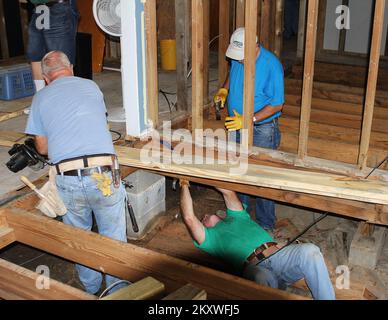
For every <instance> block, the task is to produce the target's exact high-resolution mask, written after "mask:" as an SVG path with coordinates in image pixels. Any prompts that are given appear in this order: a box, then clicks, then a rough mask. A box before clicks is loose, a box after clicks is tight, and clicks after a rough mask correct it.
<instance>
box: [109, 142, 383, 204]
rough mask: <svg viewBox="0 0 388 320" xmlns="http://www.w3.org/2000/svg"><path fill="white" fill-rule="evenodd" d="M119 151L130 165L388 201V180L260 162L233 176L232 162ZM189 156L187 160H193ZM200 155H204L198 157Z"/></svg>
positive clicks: (289, 188) (350, 198) (275, 187)
mask: <svg viewBox="0 0 388 320" xmlns="http://www.w3.org/2000/svg"><path fill="white" fill-rule="evenodd" d="M116 151H117V154H118V157H119V161H120V163H121V164H122V165H126V166H130V167H136V168H142V169H148V170H154V171H159V172H174V173H176V174H182V175H188V176H194V177H200V178H207V179H213V180H219V181H226V182H235V183H241V184H247V185H253V186H258V187H268V188H272V189H281V190H288V191H296V192H303V193H308V194H316V195H324V196H329V197H335V198H342V199H349V200H357V201H364V202H369V203H376V204H385V205H387V204H388V183H386V182H377V181H370V180H360V181H356V180H353V181H352V180H351V179H344V177H342V176H337V175H329V174H322V173H313V172H304V171H296V170H290V169H283V168H278V169H276V171H274V170H273V168H271V167H268V166H260V165H249V166H248V168H247V171H246V173H245V174H244V175H243V176H241V175H231V174H230V172H231V169H232V168H233V167H232V166H231V165H229V164H225V165H222V166H220V165H207V164H206V165H198V164H197V165H196V164H191V165H176V164H164V163H161V162H160V161H154V162H149V163H147V162H145V161H142V159H141V157H140V153H141V152H140V150H136V149H130V148H126V147H117V148H116ZM189 158H191V157H189ZM189 158H187V159H186V160H187V161H190V159H189ZM200 158H201V157H199V158H197V159H200ZM143 160H144V159H143ZM191 161H192V160H191ZM202 163H205V159H202Z"/></svg>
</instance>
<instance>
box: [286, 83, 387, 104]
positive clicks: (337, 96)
mask: <svg viewBox="0 0 388 320" xmlns="http://www.w3.org/2000/svg"><path fill="white" fill-rule="evenodd" d="M285 92H286V93H288V94H295V95H300V94H301V92H302V80H298V79H290V78H286V79H285ZM313 97H316V98H323V99H329V100H335V101H341V102H349V103H356V104H360V105H363V104H364V100H365V89H364V88H359V87H350V86H344V85H340V84H333V83H326V82H318V81H314V85H313ZM376 106H379V107H388V92H386V91H381V90H378V91H376Z"/></svg>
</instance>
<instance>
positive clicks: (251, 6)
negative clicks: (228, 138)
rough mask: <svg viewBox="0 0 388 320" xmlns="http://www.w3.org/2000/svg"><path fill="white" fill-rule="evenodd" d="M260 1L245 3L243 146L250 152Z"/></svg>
mask: <svg viewBox="0 0 388 320" xmlns="http://www.w3.org/2000/svg"><path fill="white" fill-rule="evenodd" d="M257 3H258V0H246V1H245V14H246V19H245V45H244V47H245V52H244V112H243V115H244V128H243V129H244V130H243V132H242V145H243V147H244V148H245V150H249V148H250V147H252V145H253V115H254V100H255V71H256V70H255V69H256V68H255V67H256V57H257V51H256V48H257V44H256V29H257V7H258V4H257Z"/></svg>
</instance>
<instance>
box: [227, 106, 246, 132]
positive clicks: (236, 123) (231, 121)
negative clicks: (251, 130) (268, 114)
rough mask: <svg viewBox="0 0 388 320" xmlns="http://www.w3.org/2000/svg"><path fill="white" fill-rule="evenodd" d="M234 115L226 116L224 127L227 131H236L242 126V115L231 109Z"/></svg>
mask: <svg viewBox="0 0 388 320" xmlns="http://www.w3.org/2000/svg"><path fill="white" fill-rule="evenodd" d="M233 113H234V117H227V118H226V122H225V127H226V129H228V131H238V130H241V129H242V127H243V116H242V115H241V114H239V113H238V112H237V111H236V110H233Z"/></svg>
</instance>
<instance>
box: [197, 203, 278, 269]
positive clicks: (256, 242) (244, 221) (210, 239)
mask: <svg viewBox="0 0 388 320" xmlns="http://www.w3.org/2000/svg"><path fill="white" fill-rule="evenodd" d="M226 213H227V216H226V218H225V219H224V220H222V221H220V222H219V223H217V225H216V226H215V227H214V228H205V241H204V242H203V243H202V244H201V245H199V244H198V243H197V242H196V241H194V245H195V246H196V247H197V248H199V249H201V250H203V251H205V252H207V253H209V254H211V255H212V256H215V257H218V258H220V259H222V260H225V261H226V262H228V263H230V264H231V265H232V266H233V267H234V269H235V270H236V271H237V272H242V268H243V265H244V261H245V260H246V258H248V256H249V255H250V254H251V253H252V252H253V250H255V249H256V248H257V247H259V246H261V245H262V244H264V243H266V242H271V241H273V239H272V237H271V236H270V235H269V234H268V233H267V232H266V231H265V230H264V229H263V228H262V227H260V226H259V225H258V224H257V223H256V222H255V221H253V220H252V219H251V217H250V216H249V214H248V212H247V211H246V207H245V206H244V210H243V211H232V210H229V209H228V210H227V211H226Z"/></svg>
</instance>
